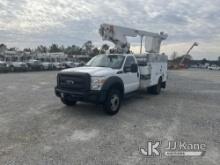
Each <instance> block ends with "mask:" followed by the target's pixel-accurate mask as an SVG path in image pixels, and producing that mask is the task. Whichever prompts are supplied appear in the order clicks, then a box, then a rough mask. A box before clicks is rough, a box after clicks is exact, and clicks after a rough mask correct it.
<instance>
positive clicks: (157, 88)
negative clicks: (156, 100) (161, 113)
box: [148, 78, 162, 95]
mask: <svg viewBox="0 0 220 165" xmlns="http://www.w3.org/2000/svg"><path fill="white" fill-rule="evenodd" d="M161 88H162V78H159V80H158V83H157V84H156V85H154V86H152V87H150V88H149V89H148V91H149V92H150V93H152V94H155V95H159V94H160V92H161Z"/></svg>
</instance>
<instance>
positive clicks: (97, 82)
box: [91, 77, 105, 90]
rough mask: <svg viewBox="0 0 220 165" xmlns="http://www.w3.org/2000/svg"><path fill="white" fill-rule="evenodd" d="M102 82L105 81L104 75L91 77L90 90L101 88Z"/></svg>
mask: <svg viewBox="0 0 220 165" xmlns="http://www.w3.org/2000/svg"><path fill="white" fill-rule="evenodd" d="M104 83H105V77H91V89H92V90H101V88H102V86H103V84H104Z"/></svg>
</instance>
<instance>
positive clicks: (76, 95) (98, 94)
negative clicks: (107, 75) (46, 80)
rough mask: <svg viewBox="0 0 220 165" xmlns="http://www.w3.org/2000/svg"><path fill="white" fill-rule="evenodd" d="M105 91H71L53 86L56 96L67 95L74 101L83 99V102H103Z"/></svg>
mask: <svg viewBox="0 0 220 165" xmlns="http://www.w3.org/2000/svg"><path fill="white" fill-rule="evenodd" d="M106 93H107V92H106V91H103V90H101V91H93V90H89V91H86V92H84V91H83V92H81V91H72V90H68V89H61V88H59V87H55V94H56V96H57V97H60V98H62V97H69V98H71V99H72V100H75V101H84V102H94V103H103V102H104V101H105V100H106V95H107V94H106Z"/></svg>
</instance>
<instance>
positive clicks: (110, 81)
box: [101, 76, 124, 95]
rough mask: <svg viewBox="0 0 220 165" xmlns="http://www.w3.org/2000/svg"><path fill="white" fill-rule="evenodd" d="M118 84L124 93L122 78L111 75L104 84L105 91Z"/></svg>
mask: <svg viewBox="0 0 220 165" xmlns="http://www.w3.org/2000/svg"><path fill="white" fill-rule="evenodd" d="M114 85H117V86H119V88H120V90H122V94H123V95H124V84H123V81H122V80H121V78H119V77H117V76H112V77H109V78H108V79H107V80H106V81H105V83H104V85H103V86H102V89H101V90H103V91H108V90H109V89H110V88H111V87H112V86H114Z"/></svg>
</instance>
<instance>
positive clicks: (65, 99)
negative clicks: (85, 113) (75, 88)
mask: <svg viewBox="0 0 220 165" xmlns="http://www.w3.org/2000/svg"><path fill="white" fill-rule="evenodd" d="M61 102H62V103H63V104H65V105H67V106H74V105H76V102H77V101H75V100H70V99H68V98H67V97H64V98H61Z"/></svg>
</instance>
